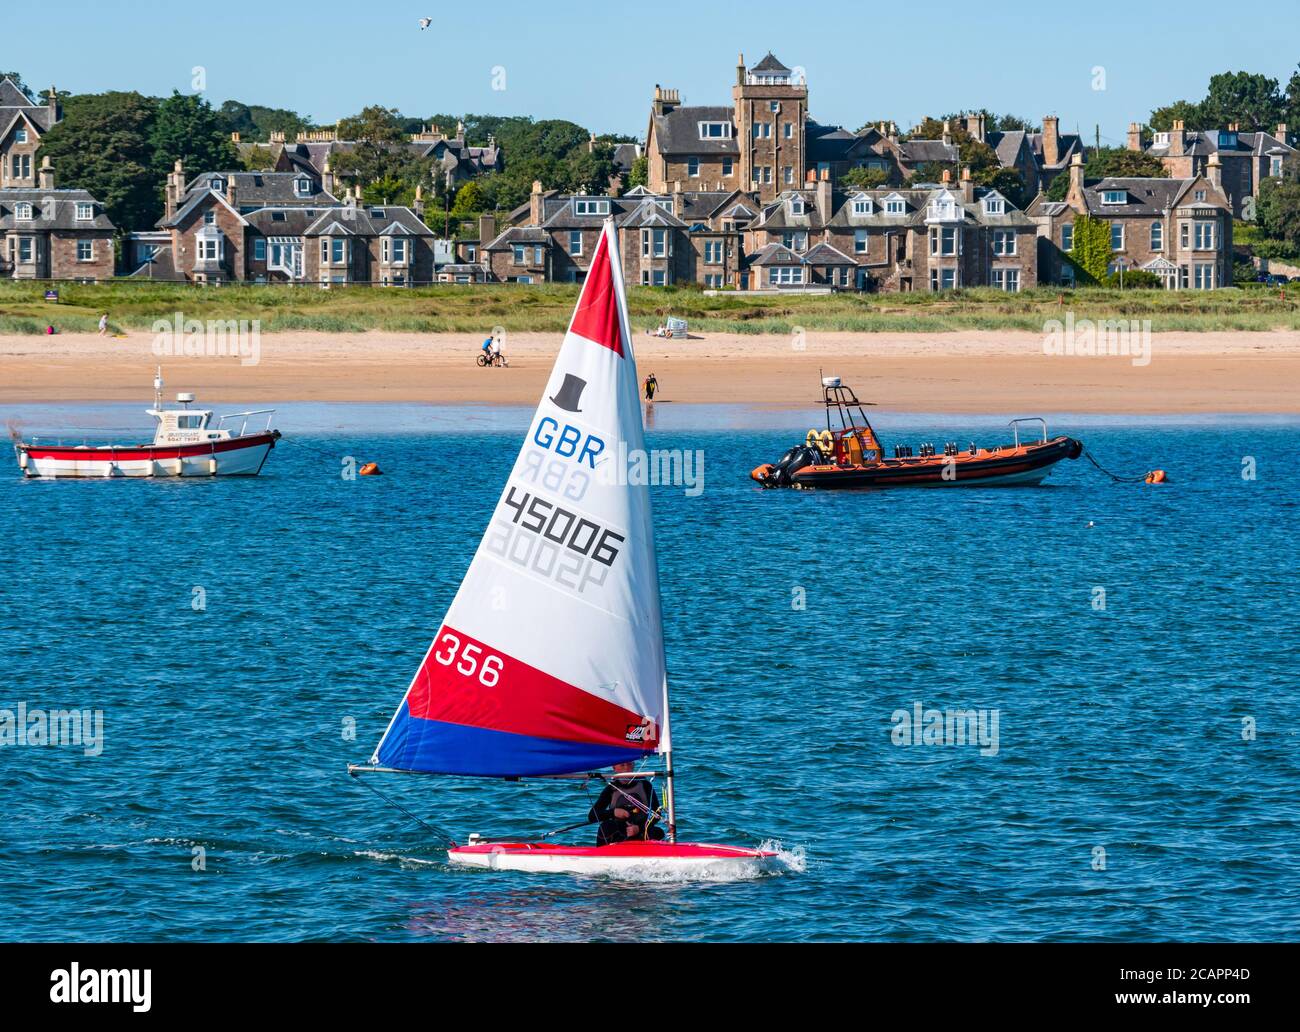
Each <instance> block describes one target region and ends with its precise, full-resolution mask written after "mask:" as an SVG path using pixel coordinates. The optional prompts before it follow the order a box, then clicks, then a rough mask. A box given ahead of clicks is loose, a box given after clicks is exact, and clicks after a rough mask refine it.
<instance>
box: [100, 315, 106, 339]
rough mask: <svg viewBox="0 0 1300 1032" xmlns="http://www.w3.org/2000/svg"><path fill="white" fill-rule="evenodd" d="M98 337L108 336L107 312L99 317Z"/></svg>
mask: <svg viewBox="0 0 1300 1032" xmlns="http://www.w3.org/2000/svg"><path fill="white" fill-rule="evenodd" d="M99 335H100V336H101V337H107V336H108V313H107V312H105V313H104V314H103V315H101V316H100V317H99Z"/></svg>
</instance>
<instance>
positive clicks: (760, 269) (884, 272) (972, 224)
mask: <svg viewBox="0 0 1300 1032" xmlns="http://www.w3.org/2000/svg"><path fill="white" fill-rule="evenodd" d="M1035 236H1036V226H1035V224H1034V222H1033V221H1032V220H1031V219H1030V218H1029V217H1028V216H1027V215H1026V214H1025V213H1024V212H1022V211H1020V210H1019V209H1017V208H1016V207H1015V206H1014V205H1012V204H1011V203H1010V202H1009V201H1008V200H1007V199H1006V198H1005V197H1003V196H1002V195H1001V194H1000V193H998V192H997V191H996V190H991V189H987V188H984V187H977V186H976V185H975V184H974V183H973V182H972V180H971V179H970V175H969V172H968V171H963V174H962V176H961V179H960V181H959V182H958V183H956V184H954V183H953V182H952V180H951V176H950V175H949V174H948V173H947V172H945V173H944V179H943V182H942V183H940V184H938V185H937V186H926V187H919V188H913V189H899V188H894V187H883V188H876V189H871V190H856V189H852V188H846V189H844V190H837V189H835V187H834V186H833V184H832V183H831V182H830V179H829V177H828V176H827V177H826V178H822V179H819V180H818V181H817V182H816V184H815V185H814V188H813V189H812V190H799V191H790V192H788V193H786V194H785V195H783V196H781V197H780V198H778V199H777V200H776V201H775V202H774V203H773V204H770V205H767V206H765V207H764V208H763V211H762V213H761V215H760V217H759V218H758V219H757V220H756V221H755V222H754V223H753V224H752V225H751V227H750V231H749V239H748V241H747V243H748V249H749V250H750V251H751V252H752V253H753V254H754V258H753V260H752V262H751V272H752V275H751V277H750V281H749V285H750V286H752V287H753V288H761V289H781V288H803V287H809V286H830V287H834V288H836V289H852V290H899V291H909V290H952V289H958V288H961V287H974V286H992V287H997V288H999V289H1001V290H1007V291H1013V292H1014V291H1018V290H1025V289H1029V288H1030V287H1033V286H1036V285H1037V281H1038V277H1037V267H1038V256H1037V250H1036V246H1035Z"/></svg>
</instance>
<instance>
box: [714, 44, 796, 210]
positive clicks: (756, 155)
mask: <svg viewBox="0 0 1300 1032" xmlns="http://www.w3.org/2000/svg"><path fill="white" fill-rule="evenodd" d="M731 96H732V100H733V103H734V105H735V115H734V119H735V124H736V135H737V136H738V137H739V138H738V140H737V141H736V142H737V144H738V146H739V150H740V169H739V171H740V183H741V189H748V190H753V191H755V192H757V193H758V195H759V198H760V200H761V201H762V202H763V203H767V202H768V201H771V200H773V199H774V198H776V197H777V196H779V195H780V193H781V192H782V191H783V190H794V189H798V188H799V187H800V186H801V185H802V180H803V170H804V166H805V156H806V151H805V147H806V135H805V132H804V123H805V121H806V120H807V117H808V85H807V83H805V82H803V81H802V76H798V75H796V74H795V73H794V72H793V71H791V69H789V68H787V67H786V66H785V65H783V64H782V63H781V62H780V61H779V60H777V58H776V57H775V56H774V55H773V54H772V53H771V52H769V53H768V54H767V56H766V57H764V58H763V59H762V60H761V61H759V62H758V64H756V65H754V66H753V67H750V68H746V67H745V55H744V54H741V55H740V57H739V58H738V60H737V63H736V85H735V86H733V87H732V89H731Z"/></svg>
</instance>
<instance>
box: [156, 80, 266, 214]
mask: <svg viewBox="0 0 1300 1032" xmlns="http://www.w3.org/2000/svg"><path fill="white" fill-rule="evenodd" d="M149 145H150V146H151V147H152V148H153V160H152V162H151V167H152V169H153V177H154V180H153V181H154V184H155V189H156V190H158V191H159V193H160V195H161V190H162V184H163V183H164V182H166V179H167V173H168V172H170V171H171V170H172V166H173V165H174V164H175V163H176V161H177V160H178V159H179V160H181V161H183V162H185V167H186V168H187V169H188V170H189V171H190V172H191V173H198V172H219V171H225V170H229V169H234V168H242V167H243V166H242V164H241V162H240V161H239V155H238V153H237V152H236V150H235V147H234V144H232V143H231V142H230V134H229V133H227V132H226V131H225V127H224V126H223V124H222V120H221V116H220V115H219V114H217V112H216V111H214V110H213V109H212V105H211V104H209V103H208V102H207V101H206V100H204V99H203V98H202V97H200V96H197V95H196V94H185V93H179V92H175V91H173V93H172V95H171V96H170V97H168V98H167V99H166V100H164V101H162V102H161V103H159V104H158V109H157V114H156V115H155V116H154V120H153V125H152V126H151V127H150V130H149Z"/></svg>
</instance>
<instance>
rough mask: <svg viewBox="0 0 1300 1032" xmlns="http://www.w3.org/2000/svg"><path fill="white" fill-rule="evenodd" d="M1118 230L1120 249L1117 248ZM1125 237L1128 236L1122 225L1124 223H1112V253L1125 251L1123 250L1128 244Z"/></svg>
mask: <svg viewBox="0 0 1300 1032" xmlns="http://www.w3.org/2000/svg"><path fill="white" fill-rule="evenodd" d="M1116 230H1118V231H1119V246H1118V247H1116V246H1115V232H1116ZM1125 236H1126V234H1125V232H1124V223H1122V222H1112V223H1111V224H1110V249H1111V251H1112V252H1118V251H1123V250H1124V247H1125V244H1126V240H1125Z"/></svg>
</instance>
